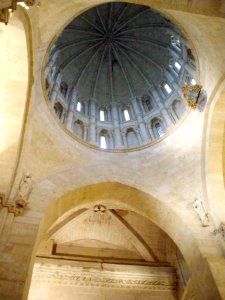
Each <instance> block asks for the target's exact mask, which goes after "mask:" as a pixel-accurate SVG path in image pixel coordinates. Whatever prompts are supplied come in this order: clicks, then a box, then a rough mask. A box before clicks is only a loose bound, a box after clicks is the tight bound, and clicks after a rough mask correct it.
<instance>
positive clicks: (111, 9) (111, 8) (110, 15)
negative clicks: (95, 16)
mask: <svg viewBox="0 0 225 300" xmlns="http://www.w3.org/2000/svg"><path fill="white" fill-rule="evenodd" d="M112 13H113V4H112V3H110V4H109V21H108V31H110V29H111V20H112Z"/></svg>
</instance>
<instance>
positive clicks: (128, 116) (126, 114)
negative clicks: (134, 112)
mask: <svg viewBox="0 0 225 300" xmlns="http://www.w3.org/2000/svg"><path fill="white" fill-rule="evenodd" d="M123 113H124V118H125V120H126V121H130V115H129V112H128V110H127V109H125V110H124V111H123Z"/></svg>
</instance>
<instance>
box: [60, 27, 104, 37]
mask: <svg viewBox="0 0 225 300" xmlns="http://www.w3.org/2000/svg"><path fill="white" fill-rule="evenodd" d="M64 31H65V32H66V31H76V32H79V33H82V34H90V35H95V36H96V35H99V36H102V33H98V32H96V31H95V32H94V31H90V30H84V29H81V28H78V27H75V26H72V25H69V26H68V27H66V28H65V29H64Z"/></svg>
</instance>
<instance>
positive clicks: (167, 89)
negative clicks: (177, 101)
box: [164, 83, 172, 94]
mask: <svg viewBox="0 0 225 300" xmlns="http://www.w3.org/2000/svg"><path fill="white" fill-rule="evenodd" d="M164 88H165V90H166V91H167V93H168V94H170V93H171V92H172V90H171V88H170V86H169V85H168V84H167V83H166V84H164Z"/></svg>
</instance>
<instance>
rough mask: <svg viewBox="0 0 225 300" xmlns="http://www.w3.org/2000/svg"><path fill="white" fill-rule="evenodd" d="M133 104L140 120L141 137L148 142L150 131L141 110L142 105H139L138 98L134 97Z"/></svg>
mask: <svg viewBox="0 0 225 300" xmlns="http://www.w3.org/2000/svg"><path fill="white" fill-rule="evenodd" d="M132 105H133V108H134V112H135V116H136V118H137V121H138V125H139V129H140V133H141V137H142V139H143V142H146V141H147V140H148V139H149V136H148V132H147V129H146V126H145V123H144V121H143V117H142V113H141V110H140V107H139V105H138V102H137V99H136V98H134V99H132ZM141 144H142V141H141Z"/></svg>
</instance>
